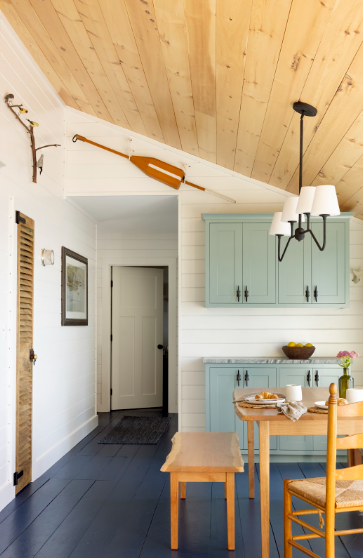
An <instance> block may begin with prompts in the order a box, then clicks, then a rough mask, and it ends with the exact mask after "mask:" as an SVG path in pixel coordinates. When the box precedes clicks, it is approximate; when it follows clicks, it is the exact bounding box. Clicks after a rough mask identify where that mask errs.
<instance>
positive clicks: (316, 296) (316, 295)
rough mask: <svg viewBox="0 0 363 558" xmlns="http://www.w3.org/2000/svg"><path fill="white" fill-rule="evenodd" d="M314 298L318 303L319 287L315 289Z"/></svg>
mask: <svg viewBox="0 0 363 558" xmlns="http://www.w3.org/2000/svg"><path fill="white" fill-rule="evenodd" d="M314 297H315V302H318V287H315V289H314Z"/></svg>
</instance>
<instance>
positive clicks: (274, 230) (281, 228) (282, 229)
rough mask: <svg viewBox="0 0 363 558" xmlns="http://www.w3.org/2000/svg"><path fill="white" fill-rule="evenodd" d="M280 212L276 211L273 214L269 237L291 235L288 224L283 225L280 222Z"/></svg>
mask: <svg viewBox="0 0 363 558" xmlns="http://www.w3.org/2000/svg"><path fill="white" fill-rule="evenodd" d="M281 216H282V211H278V212H277V213H275V214H274V218H273V219H272V223H271V227H270V232H269V234H271V235H275V234H276V235H281V236H290V234H291V227H290V224H289V223H284V222H282V221H281Z"/></svg>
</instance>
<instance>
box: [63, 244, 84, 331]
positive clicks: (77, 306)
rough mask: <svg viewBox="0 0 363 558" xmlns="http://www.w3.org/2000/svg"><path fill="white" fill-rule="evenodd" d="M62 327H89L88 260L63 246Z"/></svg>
mask: <svg viewBox="0 0 363 558" xmlns="http://www.w3.org/2000/svg"><path fill="white" fill-rule="evenodd" d="M62 325H64V326H85V325H88V260H87V258H84V257H83V256H80V255H79V254H76V252H73V251H72V250H69V248H65V247H64V246H62Z"/></svg>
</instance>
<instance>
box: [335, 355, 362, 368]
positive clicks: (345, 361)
mask: <svg viewBox="0 0 363 558" xmlns="http://www.w3.org/2000/svg"><path fill="white" fill-rule="evenodd" d="M357 357H359V354H358V353H356V352H355V351H339V353H338V354H337V358H339V359H340V364H339V366H341V367H342V368H349V366H350V365H351V364H352V362H353V359H354V358H357Z"/></svg>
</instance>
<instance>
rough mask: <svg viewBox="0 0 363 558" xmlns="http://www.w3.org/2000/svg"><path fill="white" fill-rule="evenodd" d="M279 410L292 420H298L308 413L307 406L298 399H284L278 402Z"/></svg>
mask: <svg viewBox="0 0 363 558" xmlns="http://www.w3.org/2000/svg"><path fill="white" fill-rule="evenodd" d="M277 411H278V412H279V413H283V414H284V415H285V417H287V418H289V419H290V420H292V422H296V421H297V420H299V418H300V417H301V415H303V414H304V413H306V411H307V408H306V407H305V405H303V404H302V403H298V402H297V401H284V403H277Z"/></svg>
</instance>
